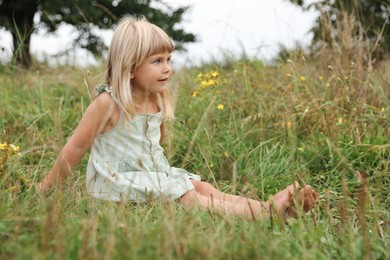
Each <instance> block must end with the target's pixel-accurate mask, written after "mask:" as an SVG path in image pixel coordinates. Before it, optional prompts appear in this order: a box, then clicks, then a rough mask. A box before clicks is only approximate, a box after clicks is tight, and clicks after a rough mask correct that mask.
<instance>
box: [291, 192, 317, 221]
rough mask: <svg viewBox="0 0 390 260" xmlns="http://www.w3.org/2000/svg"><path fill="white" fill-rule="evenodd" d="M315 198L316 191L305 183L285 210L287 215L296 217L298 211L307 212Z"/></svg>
mask: <svg viewBox="0 0 390 260" xmlns="http://www.w3.org/2000/svg"><path fill="white" fill-rule="evenodd" d="M317 199H318V195H317V192H316V191H315V190H313V188H312V187H311V186H310V185H306V186H305V187H303V188H302V189H300V190H299V191H298V192H297V193H296V194H295V196H294V197H293V203H291V206H290V207H289V208H288V209H287V210H286V214H287V216H290V217H294V218H296V217H297V216H298V211H302V212H303V213H306V212H308V211H309V210H311V209H312V208H313V207H314V205H315V204H316V202H317Z"/></svg>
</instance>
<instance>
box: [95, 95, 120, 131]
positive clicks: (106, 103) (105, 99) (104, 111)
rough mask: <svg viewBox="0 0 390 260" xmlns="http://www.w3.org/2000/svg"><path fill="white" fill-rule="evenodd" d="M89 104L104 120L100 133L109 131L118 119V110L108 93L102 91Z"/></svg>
mask: <svg viewBox="0 0 390 260" xmlns="http://www.w3.org/2000/svg"><path fill="white" fill-rule="evenodd" d="M90 106H91V107H93V109H94V110H95V111H96V113H98V114H99V115H100V117H101V118H102V120H103V121H104V122H103V124H104V126H103V129H102V132H101V133H106V132H108V131H110V130H111V129H112V128H114V127H115V126H116V125H117V124H118V121H119V119H120V110H119V108H118V105H117V104H116V102H115V101H114V100H113V98H112V96H111V95H110V94H109V93H107V92H103V93H101V94H99V95H98V96H96V97H95V99H94V100H93V101H92V103H91V104H90Z"/></svg>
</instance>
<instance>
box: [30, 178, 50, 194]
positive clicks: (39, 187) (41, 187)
mask: <svg viewBox="0 0 390 260" xmlns="http://www.w3.org/2000/svg"><path fill="white" fill-rule="evenodd" d="M34 188H35V191H36V192H37V193H38V194H40V195H45V194H46V193H47V192H48V191H49V188H48V187H47V185H45V184H44V181H42V182H40V183H36V184H35V185H34Z"/></svg>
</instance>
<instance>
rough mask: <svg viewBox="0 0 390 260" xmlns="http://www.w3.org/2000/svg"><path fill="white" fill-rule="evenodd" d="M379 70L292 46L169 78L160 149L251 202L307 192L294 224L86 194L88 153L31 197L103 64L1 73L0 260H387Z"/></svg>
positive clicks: (383, 88)
mask: <svg viewBox="0 0 390 260" xmlns="http://www.w3.org/2000/svg"><path fill="white" fill-rule="evenodd" d="M388 67H389V62H388V61H383V62H382V63H381V64H376V65H375V66H374V67H365V66H360V64H354V63H353V62H348V63H344V64H340V63H336V62H334V63H333V62H332V60H331V59H329V60H326V61H325V60H321V59H318V58H308V57H305V56H304V55H303V54H302V53H299V52H298V53H295V54H294V55H291V56H290V57H289V59H285V60H284V61H281V62H278V63H274V64H265V63H264V62H262V61H259V60H256V59H247V58H245V57H243V58H238V59H227V60H226V61H225V62H222V63H216V62H210V63H209V64H204V65H202V66H199V67H194V68H191V69H185V68H183V69H180V70H176V71H174V73H173V77H172V79H171V81H170V87H171V90H172V93H173V95H174V97H175V100H176V113H175V115H176V119H175V120H173V121H170V122H169V124H168V131H167V136H166V138H165V141H164V145H163V146H164V147H165V151H166V155H167V157H168V159H169V161H170V162H171V164H172V165H174V166H178V167H185V168H186V169H188V170H189V171H191V172H194V173H197V174H199V175H200V176H201V177H202V179H204V180H207V181H209V182H210V183H212V184H213V185H215V186H217V187H218V188H219V189H221V190H223V191H226V192H229V193H235V194H241V195H244V196H248V197H251V198H258V199H261V200H267V199H268V198H269V196H271V195H272V194H274V193H275V192H277V191H279V190H281V189H282V188H284V187H285V186H287V185H289V184H290V183H292V182H293V181H294V180H297V181H299V182H300V184H301V185H303V184H305V183H307V184H310V185H311V186H312V187H314V188H315V189H316V190H317V191H318V193H319V201H318V203H317V205H316V207H315V208H314V209H313V210H312V211H311V212H308V213H307V214H299V216H298V218H297V219H288V220H287V221H281V220H279V219H277V218H275V216H271V217H270V218H267V219H265V220H262V221H259V220H256V221H254V220H253V221H247V220H242V219H239V218H234V217H226V216H220V215H217V214H216V213H215V212H213V211H209V212H206V211H200V210H186V209H183V208H182V207H181V206H180V205H178V204H176V203H172V202H150V203H147V204H132V203H111V202H104V201H98V200H93V199H91V198H90V197H89V196H88V195H87V194H86V192H85V168H86V162H87V158H88V156H85V158H84V159H83V161H82V163H81V164H80V165H79V166H78V167H77V168H76V169H75V170H74V171H73V172H72V175H71V176H70V178H68V180H67V181H66V182H65V183H64V185H62V186H61V187H59V188H57V189H56V190H54V191H53V192H51V193H50V194H48V195H46V196H42V195H40V194H38V193H37V192H36V191H35V190H34V184H35V183H37V182H38V181H39V180H41V179H42V178H43V177H44V176H45V175H46V173H47V171H48V170H50V168H51V167H52V165H53V162H54V160H55V157H56V154H58V152H59V151H60V149H61V148H62V145H63V144H64V143H65V142H66V140H67V138H68V137H69V136H70V135H71V134H72V131H73V130H74V128H75V127H76V126H77V124H78V121H79V120H80V118H81V116H82V114H83V112H84V111H85V109H86V107H87V106H88V104H89V102H90V100H91V98H92V97H93V86H95V85H96V84H98V83H99V82H101V80H102V75H101V73H102V72H103V67H98V68H89V69H80V68H73V67H70V66H60V67H57V68H50V67H48V66H47V65H44V64H36V65H35V66H34V68H32V69H31V70H29V71H24V70H20V69H18V68H16V67H12V66H1V67H0V96H1V98H0V107H1V109H0V156H1V157H0V194H1V195H0V245H1V246H0V259H76V258H78V259H389V258H390V250H389V237H390V232H389V229H390V195H389V191H390V178H389V177H390V142H389V139H390V138H389V137H390V128H389V126H390V100H389V97H390V74H389V72H388ZM11 144H12V145H11Z"/></svg>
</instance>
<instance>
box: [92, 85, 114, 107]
mask: <svg viewBox="0 0 390 260" xmlns="http://www.w3.org/2000/svg"><path fill="white" fill-rule="evenodd" d="M103 92H107V93H108V94H110V96H111V97H112V99H113V100H114V102H115V103H116V104H119V103H118V100H117V99H116V97H115V96H114V95H113V94H112V90H111V88H110V87H109V86H108V85H107V84H102V85H99V86H97V87H96V88H95V96H99V95H100V94H102V93H103Z"/></svg>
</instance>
